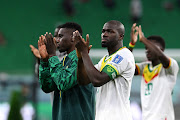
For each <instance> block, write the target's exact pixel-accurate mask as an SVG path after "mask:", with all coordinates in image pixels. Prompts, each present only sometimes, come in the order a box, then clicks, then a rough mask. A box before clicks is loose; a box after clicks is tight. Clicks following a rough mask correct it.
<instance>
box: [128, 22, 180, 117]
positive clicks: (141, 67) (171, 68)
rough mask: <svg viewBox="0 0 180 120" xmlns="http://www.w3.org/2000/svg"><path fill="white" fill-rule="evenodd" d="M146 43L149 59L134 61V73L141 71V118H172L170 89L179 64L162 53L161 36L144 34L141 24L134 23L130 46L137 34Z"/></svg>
mask: <svg viewBox="0 0 180 120" xmlns="http://www.w3.org/2000/svg"><path fill="white" fill-rule="evenodd" d="M138 33H139V40H140V42H142V43H143V44H144V45H145V49H146V57H147V59H148V61H146V62H142V63H136V70H135V75H142V76H143V77H142V80H141V106H142V117H143V120H175V116H174V109H173V102H172V92H173V88H174V85H175V84H176V79H177V74H178V70H179V67H178V64H177V62H176V60H174V59H173V58H170V57H168V56H166V55H165V54H164V50H165V41H164V39H163V38H162V37H160V36H149V37H147V38H145V37H144V34H143V32H142V30H141V26H139V27H138V26H136V24H133V26H132V28H131V42H130V44H129V46H130V47H129V49H130V50H131V51H133V48H134V46H135V43H136V42H137V36H138Z"/></svg>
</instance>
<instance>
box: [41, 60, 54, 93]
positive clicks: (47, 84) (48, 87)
mask: <svg viewBox="0 0 180 120" xmlns="http://www.w3.org/2000/svg"><path fill="white" fill-rule="evenodd" d="M39 82H40V87H41V89H42V90H43V91H44V92H46V93H49V92H52V91H54V90H55V88H56V85H55V83H54V81H53V80H52V78H51V75H50V68H49V65H48V62H42V61H40V65H39Z"/></svg>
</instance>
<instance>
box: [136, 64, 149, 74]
mask: <svg viewBox="0 0 180 120" xmlns="http://www.w3.org/2000/svg"><path fill="white" fill-rule="evenodd" d="M147 64H148V62H141V63H136V70H137V71H138V75H142V74H143V70H144V67H145V66H146V65H147Z"/></svg>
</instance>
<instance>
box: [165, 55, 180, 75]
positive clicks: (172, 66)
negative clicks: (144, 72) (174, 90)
mask: <svg viewBox="0 0 180 120" xmlns="http://www.w3.org/2000/svg"><path fill="white" fill-rule="evenodd" d="M165 70H166V73H167V74H172V75H177V74H178V71H179V66H178V63H177V61H176V60H174V59H173V58H169V66H168V67H167V68H165Z"/></svg>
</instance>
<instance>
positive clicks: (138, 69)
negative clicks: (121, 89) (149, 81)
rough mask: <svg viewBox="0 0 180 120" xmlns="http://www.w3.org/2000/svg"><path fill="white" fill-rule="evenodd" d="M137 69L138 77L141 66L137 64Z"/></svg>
mask: <svg viewBox="0 0 180 120" xmlns="http://www.w3.org/2000/svg"><path fill="white" fill-rule="evenodd" d="M136 68H137V71H138V75H139V74H140V68H139V66H138V65H137V64H136Z"/></svg>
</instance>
